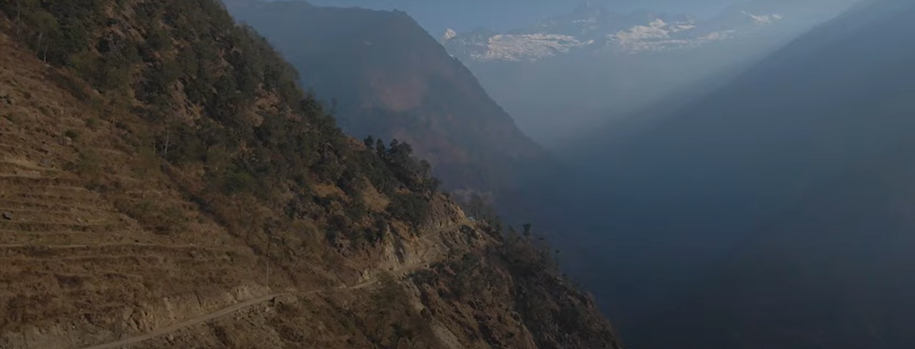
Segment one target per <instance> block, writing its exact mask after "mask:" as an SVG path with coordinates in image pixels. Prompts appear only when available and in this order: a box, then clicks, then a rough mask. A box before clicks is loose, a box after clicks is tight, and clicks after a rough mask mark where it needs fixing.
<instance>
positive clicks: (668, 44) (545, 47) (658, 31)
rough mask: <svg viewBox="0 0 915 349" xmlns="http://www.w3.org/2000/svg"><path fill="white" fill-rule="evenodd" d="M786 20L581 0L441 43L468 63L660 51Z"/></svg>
mask: <svg viewBox="0 0 915 349" xmlns="http://www.w3.org/2000/svg"><path fill="white" fill-rule="evenodd" d="M782 19H784V15H783V14H780V13H759V14H754V13H750V12H747V11H744V10H740V11H735V12H728V13H725V14H723V15H721V16H718V17H716V18H714V19H711V20H698V19H696V18H694V17H692V16H689V15H685V14H683V15H669V14H663V13H653V12H648V11H641V12H636V13H631V14H619V13H614V12H611V11H609V10H607V9H606V8H605V7H603V6H601V5H597V4H594V3H591V2H584V3H582V5H580V6H579V7H577V8H576V9H575V10H574V11H572V12H571V13H568V14H564V15H559V16H555V17H552V18H548V19H545V20H543V21H541V22H539V23H537V24H536V25H534V26H532V27H529V28H521V29H516V30H512V31H509V32H505V33H495V32H492V31H488V30H485V29H481V30H477V31H473V32H470V33H461V34H459V33H456V32H454V31H452V30H449V31H447V32H446V33H445V34H444V35H443V36H442V38H441V41H442V42H443V43H444V45H445V46H446V47H447V48H448V50H449V52H451V53H452V54H454V55H455V56H456V57H458V58H459V59H461V60H462V61H465V62H468V63H469V64H473V63H477V62H489V61H514V62H518V61H538V60H542V59H546V58H549V57H554V56H558V55H566V54H597V53H604V52H609V53H617V54H635V53H640V52H664V51H671V50H682V49H690V48H697V47H701V46H704V45H709V44H713V43H716V42H719V41H727V40H737V39H739V38H741V37H743V36H747V35H754V34H758V33H759V32H760V31H765V30H767V29H768V28H767V27H768V26H771V25H777V24H779V23H777V22H779V21H781V20H782Z"/></svg>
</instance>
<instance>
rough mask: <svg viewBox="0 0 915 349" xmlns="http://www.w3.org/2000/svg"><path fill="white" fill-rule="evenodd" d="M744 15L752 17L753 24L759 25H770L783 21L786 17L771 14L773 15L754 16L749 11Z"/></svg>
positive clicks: (744, 12)
mask: <svg viewBox="0 0 915 349" xmlns="http://www.w3.org/2000/svg"><path fill="white" fill-rule="evenodd" d="M743 14H745V15H747V16H750V18H752V19H753V22H754V23H756V24H757V25H768V24H772V23H775V22H777V21H780V20H782V19H783V18H785V16H782V15H780V14H771V15H754V14H752V13H749V12H747V11H743Z"/></svg>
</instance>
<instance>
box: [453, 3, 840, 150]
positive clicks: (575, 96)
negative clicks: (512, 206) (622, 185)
mask: <svg viewBox="0 0 915 349" xmlns="http://www.w3.org/2000/svg"><path fill="white" fill-rule="evenodd" d="M852 2H853V0H841V1H832V2H828V1H822V0H802V1H796V2H787V1H755V2H748V3H744V4H739V5H734V6H731V7H729V8H727V9H726V10H724V11H722V12H721V13H720V14H718V15H716V16H713V17H710V18H698V17H696V16H691V15H689V14H666V13H660V12H651V11H637V12H632V13H618V12H614V11H611V10H608V9H607V8H605V7H603V6H601V5H599V4H596V3H593V2H584V3H582V4H581V5H580V6H578V7H577V8H575V9H574V10H573V11H571V12H569V13H565V14H559V15H555V16H552V17H548V18H546V19H543V20H541V21H539V22H536V23H531V24H530V25H528V26H525V27H519V28H517V29H514V30H509V31H501V32H496V31H492V30H487V29H478V30H474V31H470V32H460V33H459V32H454V31H448V32H446V33H445V34H444V35H443V36H442V37H441V38H440V41H441V42H442V43H443V45H444V46H445V47H446V48H447V49H448V51H449V52H450V53H451V54H452V55H454V56H455V57H456V58H458V59H459V60H461V61H462V62H464V63H465V64H467V65H468V67H469V68H470V69H471V71H473V72H474V74H475V75H476V76H477V77H478V78H479V79H480V81H481V83H482V85H483V87H484V88H485V89H486V90H487V91H488V92H489V93H490V94H491V95H492V96H493V98H494V99H495V100H496V101H498V102H499V103H500V104H501V105H502V106H503V107H504V108H505V109H506V110H507V111H508V112H509V113H510V114H511V115H513V116H514V117H515V119H516V121H517V123H518V125H519V127H520V128H521V129H522V130H523V131H524V132H525V133H527V134H529V135H530V136H531V137H532V138H533V139H534V140H536V141H537V142H539V143H541V144H543V145H544V146H546V147H547V148H553V149H555V148H557V147H559V146H561V145H562V144H564V143H567V142H568V141H571V140H574V139H575V138H576V136H575V135H577V134H580V133H582V132H587V131H588V130H589V129H591V128H593V126H594V125H596V124H604V123H607V122H610V121H612V120H615V119H618V118H620V117H622V116H624V115H626V114H628V113H631V112H633V111H635V110H638V109H639V108H641V107H644V106H648V105H651V104H652V103H656V102H659V101H661V100H664V99H665V98H667V96H668V95H669V94H672V93H674V92H676V91H678V90H681V89H684V88H687V87H688V86H691V85H692V84H695V83H698V82H700V81H702V80H703V79H706V78H709V77H711V76H715V75H718V74H722V73H723V72H726V71H729V70H734V69H743V68H745V67H747V66H750V65H752V64H753V63H754V62H755V60H758V59H760V58H762V57H763V56H765V55H766V54H768V53H769V52H771V50H773V49H775V48H777V47H779V46H780V45H783V44H784V43H785V42H787V41H788V40H790V39H791V38H793V37H795V36H796V35H799V34H800V33H803V32H804V31H805V30H808V29H809V28H810V27H812V26H814V25H815V24H816V23H819V22H822V21H823V20H825V19H828V18H830V17H832V16H834V15H836V14H837V13H839V12H840V11H841V10H842V9H844V8H846V7H847V6H848V5H849V4H850V3H852ZM531 96H538V97H544V98H531ZM560 116H561V117H560Z"/></svg>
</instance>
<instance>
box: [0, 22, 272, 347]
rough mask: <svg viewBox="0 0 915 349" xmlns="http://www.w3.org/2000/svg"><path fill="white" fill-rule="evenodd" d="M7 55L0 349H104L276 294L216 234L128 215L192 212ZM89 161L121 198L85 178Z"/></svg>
mask: <svg viewBox="0 0 915 349" xmlns="http://www.w3.org/2000/svg"><path fill="white" fill-rule="evenodd" d="M0 51H2V52H4V54H3V55H0V56H3V57H0V264H2V265H3V268H0V314H2V315H3V316H0V348H22V347H31V348H71V347H84V346H90V345H93V344H99V343H106V342H110V341H112V340H114V339H117V338H120V337H124V336H131V335H134V334H140V333H147V332H150V331H151V330H153V329H156V328H161V327H163V326H168V325H170V324H175V323H180V322H181V321H185V320H187V319H193V318H196V317H199V316H202V315H205V314H209V313H211V312H213V311H215V310H218V309H222V308H225V307H226V306H230V305H232V304H236V303H239V302H243V301H246V300H249V299H256V298H258V297H260V296H263V295H264V294H267V293H268V290H266V289H265V288H263V287H262V286H260V285H257V282H255V281H254V280H262V277H256V276H254V274H257V275H261V274H262V273H263V269H264V267H263V266H259V265H258V261H257V259H256V257H255V256H254V254H253V253H252V252H251V251H250V249H248V248H247V247H246V246H245V244H242V243H240V242H238V241H235V240H233V238H232V237H231V236H230V235H229V234H227V233H225V231H223V230H220V228H219V227H218V225H216V224H215V223H213V222H209V221H207V220H205V219H201V218H199V217H194V216H188V217H183V218H186V220H187V221H188V223H186V224H183V225H182V227H183V230H181V231H174V232H170V233H168V234H163V233H161V232H155V231H151V230H149V229H147V228H144V226H143V225H141V224H140V223H139V222H137V221H136V220H135V219H133V218H131V217H130V216H129V215H127V214H125V212H123V207H119V206H118V205H117V203H119V202H120V201H119V200H125V199H126V200H127V202H130V200H133V201H136V202H154V203H160V204H161V203H163V202H165V203H168V204H171V205H174V206H175V207H177V208H179V209H181V210H183V211H189V209H190V206H191V205H192V204H190V203H188V202H186V201H183V200H181V199H180V196H178V195H174V193H173V192H170V189H169V188H168V187H167V186H163V185H161V184H157V183H156V182H148V181H144V178H142V177H141V176H139V175H137V174H135V173H131V172H129V171H125V170H123V169H121V168H119V167H118V164H124V163H126V162H127V161H131V160H130V159H131V157H133V156H134V155H131V154H126V153H123V152H122V151H121V150H120V149H118V147H117V146H116V145H114V144H106V143H103V142H101V141H98V140H100V139H104V138H105V137H102V136H105V134H104V133H103V132H109V131H107V130H110V127H108V128H107V129H106V126H110V125H106V124H105V123H104V122H101V123H102V125H101V126H96V127H95V128H93V127H89V126H87V124H88V123H87V119H86V115H91V114H90V112H88V111H86V110H81V109H80V108H79V106H80V105H81V103H79V102H78V101H74V100H68V97H67V96H68V94H67V93H65V92H63V91H57V90H54V88H52V87H49V86H50V84H47V83H44V82H43V81H44V80H45V79H47V78H48V77H49V76H48V75H47V74H49V71H48V70H47V68H46V67H43V66H41V65H38V64H35V65H28V64H22V62H30V61H29V60H17V57H18V56H19V55H22V54H23V53H22V52H20V50H19V49H18V47H15V46H10V43H9V42H8V41H7V40H6V39H5V38H0ZM8 53H9V54H8ZM70 98H72V97H70ZM93 122H98V121H93ZM76 138H79V141H77V140H76ZM109 138H110V137H109ZM86 151H91V152H92V153H93V154H95V156H96V158H95V159H93V161H96V162H97V163H96V164H93V165H94V166H96V167H97V168H94V169H93V170H94V171H98V172H100V173H101V174H102V175H104V176H107V178H115V179H117V182H118V183H119V187H115V188H105V189H104V190H102V189H98V188H93V187H92V186H91V185H90V184H91V183H90V181H89V180H87V178H86V176H85V175H80V174H78V173H81V172H80V171H84V170H85V169H83V168H80V166H83V165H84V164H83V162H85V160H84V159H81V158H80V154H81V153H85V152H86ZM90 188H92V189H90ZM142 188H146V189H145V190H139V189H142ZM119 208H120V209H119ZM112 328H114V329H120V330H117V331H113V330H111V329H112ZM115 332H118V333H115ZM87 333H88V334H90V335H86V334H87Z"/></svg>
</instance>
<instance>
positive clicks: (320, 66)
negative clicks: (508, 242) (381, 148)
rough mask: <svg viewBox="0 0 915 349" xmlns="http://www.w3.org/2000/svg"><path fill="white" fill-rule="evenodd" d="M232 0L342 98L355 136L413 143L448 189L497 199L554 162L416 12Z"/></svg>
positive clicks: (316, 84) (341, 108) (339, 113)
mask: <svg viewBox="0 0 915 349" xmlns="http://www.w3.org/2000/svg"><path fill="white" fill-rule="evenodd" d="M229 4H230V5H229V8H230V10H231V11H233V12H234V13H236V14H237V15H238V16H239V19H240V20H242V21H246V22H248V23H250V24H251V25H253V26H254V27H255V28H257V29H258V30H260V31H261V32H263V33H264V34H265V35H266V36H267V37H268V39H269V40H271V41H272V42H273V43H274V44H275V45H276V46H277V47H278V48H279V49H280V51H281V52H283V53H284V54H285V55H286V56H287V57H288V58H289V59H290V60H291V61H292V62H293V63H294V64H296V65H297V66H298V67H299V68H300V69H301V70H302V71H303V72H304V73H303V83H304V84H305V85H308V86H312V87H313V88H314V89H315V90H317V91H323V92H320V93H321V95H320V97H322V98H325V99H332V100H334V101H335V103H336V108H337V109H336V110H335V114H336V117H337V119H338V120H339V121H340V124H341V126H342V127H343V129H344V130H345V131H346V132H347V133H349V134H351V135H353V136H355V137H359V138H363V137H365V136H368V135H373V136H376V137H381V138H386V139H390V138H396V139H399V140H405V141H407V142H409V143H410V144H411V145H412V146H413V148H414V150H415V151H416V153H417V154H418V155H419V156H421V157H423V158H425V159H427V160H429V161H430V163H431V164H432V165H433V171H434V172H435V174H436V175H437V176H438V177H440V178H442V180H443V182H444V185H445V187H446V188H448V189H452V190H457V191H458V192H479V193H481V194H486V193H493V194H496V195H498V194H497V193H498V192H500V191H502V190H503V189H511V188H513V187H515V186H514V185H513V182H516V181H517V180H519V179H521V180H523V177H524V173H526V172H528V171H530V170H533V169H537V168H547V167H549V166H550V162H551V156H550V155H549V154H548V153H547V152H546V151H544V150H543V149H542V148H541V147H540V146H539V145H538V144H536V143H534V142H533V141H532V140H531V139H530V138H529V137H528V136H527V135H525V134H523V133H522V132H521V131H520V130H518V128H517V127H516V125H515V123H514V120H513V119H512V117H511V116H510V115H509V114H508V113H506V112H505V110H504V109H502V107H501V106H499V105H498V104H497V103H496V102H495V101H494V100H492V98H490V97H489V95H488V94H487V92H486V91H485V90H484V89H483V88H482V87H481V86H480V85H479V83H478V82H477V81H476V78H475V77H474V75H473V74H472V73H471V72H470V71H469V70H468V69H467V68H466V67H465V66H464V65H463V64H461V63H460V62H458V61H456V60H454V59H453V58H451V57H450V56H449V55H448V53H447V51H446V50H445V49H444V48H442V47H441V45H439V44H438V43H437V42H436V40H435V39H434V38H432V37H431V36H429V35H428V33H426V32H425V30H423V29H422V28H421V27H420V26H419V25H418V24H417V23H416V22H415V21H414V20H413V19H412V18H410V17H409V16H407V15H405V14H403V13H400V12H384V11H375V10H366V9H355V8H324V7H315V6H307V7H306V6H303V7H299V6H297V5H296V4H294V3H286V4H282V5H278V4H279V3H269V4H258V5H257V7H258V10H256V11H255V10H251V9H249V8H246V7H245V6H246V5H244V4H245V2H241V1H234V2H230V3H229ZM281 12H282V13H281ZM291 28H294V29H291Z"/></svg>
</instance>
